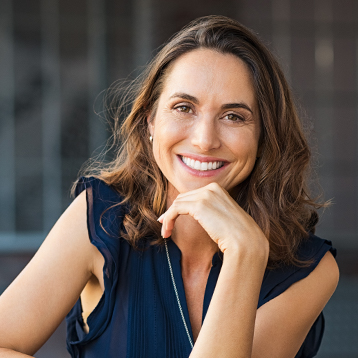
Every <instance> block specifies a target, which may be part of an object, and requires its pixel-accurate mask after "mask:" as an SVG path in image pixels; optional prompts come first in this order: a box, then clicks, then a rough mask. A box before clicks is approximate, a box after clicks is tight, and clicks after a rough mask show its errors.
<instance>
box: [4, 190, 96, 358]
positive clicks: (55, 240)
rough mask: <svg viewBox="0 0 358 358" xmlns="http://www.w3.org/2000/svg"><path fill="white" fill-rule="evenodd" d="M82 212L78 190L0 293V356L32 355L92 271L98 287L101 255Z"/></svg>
mask: <svg viewBox="0 0 358 358" xmlns="http://www.w3.org/2000/svg"><path fill="white" fill-rule="evenodd" d="M86 212H87V205H86V194H85V192H83V193H81V194H80V195H79V196H78V197H77V198H76V199H75V200H74V202H73V203H72V204H71V205H70V207H69V208H68V209H67V210H66V211H65V212H64V214H63V215H62V216H61V217H60V219H59V220H58V221H57V223H56V224H55V226H54V227H53V228H52V230H51V231H50V233H49V234H48V236H47V238H46V239H45V241H44V242H43V244H42V245H41V247H40V249H39V250H38V252H37V253H36V255H35V256H34V257H33V259H32V260H31V261H30V262H29V264H28V265H27V266H26V267H25V269H24V270H23V271H22V272H21V273H20V274H19V276H18V277H17V278H16V279H15V280H14V281H13V283H12V284H11V285H10V286H9V287H8V288H7V289H6V290H5V292H4V293H3V294H2V295H1V296H0V317H1V320H0V347H1V348H0V357H19V358H20V357H26V355H30V356H31V355H33V354H34V353H35V352H36V351H37V350H38V349H39V348H41V346H42V345H43V344H44V343H45V342H46V340H47V339H48V338H49V337H50V336H51V334H52V333H53V332H54V331H55V330H56V328H57V327H58V325H59V324H60V323H61V321H62V320H63V319H64V317H65V316H66V314H67V313H68V312H69V311H70V309H71V308H72V307H73V306H74V304H75V302H76V301H77V299H78V297H79V296H80V293H81V291H82V289H83V288H84V286H85V285H86V283H87V281H88V280H89V279H90V277H91V276H92V274H94V273H95V274H96V275H98V276H99V277H98V279H99V281H100V282H101V285H102V286H103V277H102V275H101V274H100V273H99V271H100V270H99V269H98V267H99V264H100V263H101V259H102V258H101V256H100V253H99V252H98V250H97V249H96V248H95V247H94V246H93V245H92V244H91V243H90V241H89V237H88V232H87V217H86ZM21 353H23V354H21Z"/></svg>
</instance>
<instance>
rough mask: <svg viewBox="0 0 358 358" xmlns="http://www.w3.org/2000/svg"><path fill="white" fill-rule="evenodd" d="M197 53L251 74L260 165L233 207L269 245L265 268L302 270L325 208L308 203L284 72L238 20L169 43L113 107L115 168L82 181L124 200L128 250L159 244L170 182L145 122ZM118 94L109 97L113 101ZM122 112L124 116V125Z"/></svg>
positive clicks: (302, 149) (207, 25) (301, 146)
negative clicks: (175, 70)
mask: <svg viewBox="0 0 358 358" xmlns="http://www.w3.org/2000/svg"><path fill="white" fill-rule="evenodd" d="M198 48H207V49H213V50H215V51H219V52H220V53H223V54H227V53H229V54H233V55H235V56H237V57H238V58H240V59H241V60H242V61H244V62H245V63H246V65H247V68H248V69H249V71H250V72H251V74H252V79H253V83H254V89H255V92H256V97H257V102H258V106H259V111H260V117H261V128H262V136H261V142H260V158H259V159H258V160H257V161H256V164H255V167H254V169H253V171H252V173H251V174H250V176H249V177H248V178H247V179H246V180H245V181H244V182H242V183H241V184H239V187H238V191H237V192H238V193H239V195H238V197H237V198H236V199H237V202H238V203H239V205H240V206H241V207H242V208H243V209H244V210H245V211H246V212H247V213H249V214H250V215H251V216H252V217H253V219H254V220H255V221H256V223H257V224H258V225H259V226H260V228H261V229H262V230H263V232H264V233H265V235H266V237H267V238H268V240H269V243H270V256H269V267H274V266H276V265H277V264H279V263H285V264H293V265H298V266H301V265H305V262H303V261H301V260H300V259H299V258H298V257H297V256H296V252H297V248H298V246H299V245H300V243H301V242H302V241H303V240H305V239H306V238H307V237H308V233H309V232H314V229H315V225H316V224H317V222H318V215H317V212H316V209H318V208H320V207H322V206H325V205H326V204H321V203H318V202H317V200H315V199H312V198H311V196H310V193H309V191H308V186H307V178H308V177H307V174H308V171H309V167H310V165H309V164H310V157H311V153H310V149H309V147H308V143H307V140H306V138H305V136H304V133H303V129H302V126H301V123H300V120H299V118H298V114H297V111H296V108H295V104H294V101H293V99H292V95H291V91H290V89H289V86H288V84H287V81H286V79H285V77H284V75H283V72H282V70H281V69H280V66H279V65H278V63H277V61H276V59H275V58H274V56H273V55H272V54H271V53H270V51H269V50H268V49H267V48H266V47H265V46H264V45H263V43H262V42H261V41H260V40H259V39H258V38H257V36H256V35H255V34H253V33H252V32H251V31H250V30H248V29H247V28H246V27H244V26H243V25H241V24H240V23H238V22H237V21H235V20H232V19H230V18H227V17H224V16H206V17H202V18H199V19H197V20H194V21H193V22H191V23H190V24H189V25H187V26H186V27H184V28H183V29H182V30H181V31H180V32H178V33H177V34H176V35H174V36H173V37H172V38H171V39H170V41H169V42H168V43H167V44H166V45H165V46H164V47H163V48H162V49H161V50H160V51H159V53H158V54H157V55H156V56H155V58H154V59H153V60H152V61H151V62H150V64H149V65H148V66H147V67H146V69H145V71H144V72H143V73H142V75H141V76H140V77H139V78H137V80H136V81H134V83H133V84H132V85H131V86H130V87H129V88H128V87H127V88H126V92H125V93H124V95H122V97H121V99H120V103H119V105H118V104H115V105H113V104H112V106H110V107H111V108H110V113H111V117H112V120H114V122H113V123H114V125H113V136H112V139H113V142H112V146H111V148H117V150H116V152H115V155H114V158H113V160H111V161H110V162H109V163H106V164H104V163H98V162H97V164H96V163H95V162H92V163H90V164H87V167H86V168H85V170H84V171H83V174H84V175H88V176H95V177H97V178H99V179H101V180H103V181H104V182H105V183H107V184H108V185H110V186H112V187H113V188H114V189H115V190H117V191H118V192H119V193H120V194H121V195H122V198H123V201H122V202H121V203H118V204H117V205H119V204H123V203H128V204H130V205H129V206H130V210H129V212H128V213H127V215H126V216H125V218H124V220H123V226H124V230H123V232H121V235H122V236H123V237H124V238H125V239H126V240H128V241H129V242H130V244H131V245H132V246H133V247H138V246H142V245H141V243H143V241H144V240H146V241H147V242H150V243H152V244H160V243H163V239H162V238H161V236H160V226H161V225H160V224H159V223H158V222H157V218H158V216H159V215H161V214H162V213H163V212H164V211H165V208H166V198H167V179H166V178H165V177H164V176H163V174H162V172H161V171H160V169H159V167H158V165H157V163H156V161H155V159H154V156H153V152H152V147H151V143H150V141H149V136H150V134H149V131H148V123H147V117H148V116H150V118H153V117H154V116H155V113H156V108H157V104H158V99H159V96H160V94H161V91H162V89H163V84H164V82H165V79H166V77H167V74H168V67H169V65H170V64H171V63H172V62H173V61H174V60H175V59H177V58H178V57H180V56H181V55H183V54H185V53H187V52H189V51H193V50H195V49H198ZM119 92H120V91H114V92H113V91H112V92H111V93H112V94H113V93H115V96H114V97H115V98H116V93H119ZM122 93H123V92H122ZM117 102H118V99H117ZM112 103H116V102H112ZM126 108H130V109H129V111H128V112H129V113H128V114H127V115H126V116H125V118H124V119H123V113H124V111H125V110H126ZM306 264H307V262H306Z"/></svg>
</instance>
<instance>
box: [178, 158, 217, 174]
mask: <svg viewBox="0 0 358 358" xmlns="http://www.w3.org/2000/svg"><path fill="white" fill-rule="evenodd" d="M181 158H182V161H183V162H184V163H185V164H186V165H187V166H188V167H190V168H192V169H196V170H200V171H206V170H215V169H219V168H221V167H222V166H223V165H224V163H223V162H200V161H199V160H194V159H190V158H188V157H183V156H182V157H181Z"/></svg>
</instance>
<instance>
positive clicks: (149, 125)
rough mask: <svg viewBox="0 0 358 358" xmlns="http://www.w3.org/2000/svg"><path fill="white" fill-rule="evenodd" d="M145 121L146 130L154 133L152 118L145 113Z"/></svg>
mask: <svg viewBox="0 0 358 358" xmlns="http://www.w3.org/2000/svg"><path fill="white" fill-rule="evenodd" d="M147 123H148V130H149V133H150V135H151V136H153V134H154V124H153V118H151V116H150V114H148V115H147Z"/></svg>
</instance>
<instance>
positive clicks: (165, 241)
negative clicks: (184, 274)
mask: <svg viewBox="0 0 358 358" xmlns="http://www.w3.org/2000/svg"><path fill="white" fill-rule="evenodd" d="M164 244H165V251H166V253H167V259H168V265H169V271H170V276H171V278H172V282H173V287H174V292H175V296H176V298H177V302H178V306H179V311H180V314H181V318H182V320H183V323H184V327H185V331H186V334H187V336H188V339H189V343H190V346H191V349H193V347H194V345H193V341H192V339H191V337H190V333H189V329H188V326H187V324H186V321H185V317H184V313H183V309H182V307H181V303H180V299H179V294H178V290H177V285H176V284H175V279H174V274H173V269H172V263H171V261H170V257H169V250H168V245H167V240H164Z"/></svg>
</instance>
